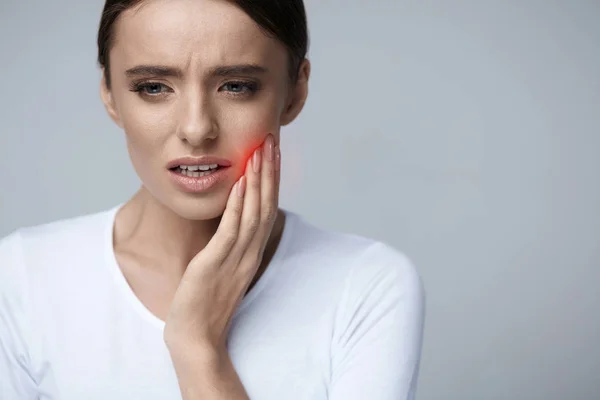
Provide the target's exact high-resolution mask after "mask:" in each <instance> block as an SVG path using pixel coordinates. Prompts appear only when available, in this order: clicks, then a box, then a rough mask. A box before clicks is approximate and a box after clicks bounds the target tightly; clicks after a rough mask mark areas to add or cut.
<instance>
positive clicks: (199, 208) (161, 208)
mask: <svg viewBox="0 0 600 400" xmlns="http://www.w3.org/2000/svg"><path fill="white" fill-rule="evenodd" d="M239 64H253V65H259V66H261V67H263V68H264V69H266V72H260V73H257V72H237V73H236V74H235V75H233V76H215V75H213V74H211V71H213V70H214V68H216V67H219V66H231V65H239ZM140 65H152V66H162V67H169V68H171V69H177V70H178V71H179V73H178V74H175V75H166V76H164V75H162V74H156V73H155V72H152V73H148V72H145V73H144V74H142V75H135V76H132V75H128V74H127V73H126V71H128V70H130V69H132V68H134V67H137V66H140ZM110 71H111V72H110V73H111V75H110V78H111V85H110V87H108V86H107V84H106V81H105V79H104V78H102V81H101V85H100V92H101V97H102V101H103V103H104V105H105V107H106V109H107V112H108V114H109V115H110V117H111V118H112V119H113V120H114V121H115V123H116V124H117V125H118V126H119V127H121V128H122V129H123V130H124V132H125V135H126V140H127V148H128V151H129V154H130V157H131V160H132V164H133V166H134V169H135V170H136V172H137V174H138V175H139V177H140V180H141V181H142V186H141V188H140V190H139V191H138V192H137V193H136V194H135V195H134V196H133V197H132V198H131V199H130V200H129V201H128V202H127V203H126V204H125V205H124V206H123V207H122V208H121V210H120V211H119V213H118V214H117V217H116V220H115V227H114V233H115V243H114V247H115V253H116V256H117V260H118V262H119V265H120V267H121V269H122V271H123V274H124V275H125V277H126V279H127V280H128V282H129V284H130V285H131V287H132V289H133V291H134V292H135V293H136V295H137V296H138V297H139V299H140V300H141V301H142V303H144V305H145V306H146V307H147V308H148V309H149V310H150V311H151V312H153V313H154V314H155V315H156V316H157V317H158V318H160V319H162V320H164V321H165V330H164V338H165V342H166V344H167V347H168V349H169V351H170V353H171V356H172V360H173V363H174V366H175V370H176V372H177V376H178V378H179V383H180V387H181V391H182V394H183V396H184V399H187V400H191V399H197V398H202V399H221V398H223V399H225V398H227V399H246V398H247V395H246V393H245V391H244V388H243V386H242V384H241V382H240V380H239V377H238V376H237V374H236V372H235V370H234V369H233V365H232V363H231V360H230V358H229V355H228V353H227V349H226V339H227V335H228V330H229V327H230V322H231V318H232V316H233V314H234V313H235V311H236V309H237V307H238V306H239V303H240V301H241V300H242V298H243V296H244V294H245V293H246V292H247V291H248V290H249V289H250V288H251V287H252V286H253V285H254V283H255V282H256V281H257V280H258V278H259V277H260V276H261V275H262V273H263V272H264V270H265V269H266V268H267V267H268V262H269V261H270V258H271V257H272V255H273V253H274V252H275V250H276V248H277V245H278V243H279V239H280V237H281V232H282V229H283V226H284V223H285V221H284V215H283V213H282V212H281V210H279V208H278V197H279V166H280V163H281V160H280V150H279V131H280V128H281V126H284V125H287V124H289V123H290V122H292V121H293V120H294V119H295V118H296V117H297V115H298V114H299V113H300V111H301V110H302V107H303V105H304V102H305V100H306V97H307V94H308V78H309V74H310V63H309V62H308V60H304V62H303V64H302V66H301V68H300V73H299V78H298V81H297V82H295V83H292V82H290V80H289V75H288V66H287V52H286V49H285V47H284V46H283V44H281V43H280V42H279V41H277V40H276V39H273V38H269V37H267V36H266V35H265V34H264V33H263V32H262V31H261V30H260V28H259V27H258V26H257V25H256V24H255V23H254V21H253V20H252V19H251V18H250V17H249V16H247V15H246V14H245V13H244V12H243V11H242V10H240V9H238V8H237V7H236V6H235V5H233V4H231V3H228V2H226V1H220V0H168V1H167V0H147V1H145V2H143V3H142V4H141V5H140V6H138V7H136V8H134V9H130V10H127V11H125V12H124V13H123V14H122V15H121V16H120V18H119V20H118V21H117V23H116V25H115V42H114V45H113V47H112V48H111V50H110ZM103 72H104V71H103ZM240 82H241V83H240ZM253 84H254V86H256V87H258V88H259V90H257V91H253V90H252V88H253V87H254V86H253ZM144 85H145V86H144ZM132 89H133V90H134V91H132ZM135 90H137V91H135ZM202 155H215V156H218V157H222V158H226V159H228V160H230V161H231V162H232V166H231V167H230V168H229V169H228V175H227V179H225V180H224V181H223V182H221V183H220V184H219V185H217V186H216V187H214V188H212V189H211V190H210V191H208V192H206V193H202V194H189V193H185V192H183V191H181V190H180V189H179V188H177V187H176V186H175V185H174V184H173V183H172V182H171V181H170V179H169V171H168V169H167V167H166V165H167V163H168V162H169V161H171V160H173V159H175V158H179V157H182V156H202ZM255 166H256V168H255Z"/></svg>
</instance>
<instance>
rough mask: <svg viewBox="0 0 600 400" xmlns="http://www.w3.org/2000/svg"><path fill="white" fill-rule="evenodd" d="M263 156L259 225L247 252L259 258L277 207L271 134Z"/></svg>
mask: <svg viewBox="0 0 600 400" xmlns="http://www.w3.org/2000/svg"><path fill="white" fill-rule="evenodd" d="M264 151H265V157H264V160H263V167H262V176H261V180H262V183H261V210H260V215H261V225H260V230H259V232H257V234H256V235H255V237H254V239H253V241H252V243H251V244H250V247H249V249H248V252H249V253H251V254H252V256H251V257H254V258H258V259H261V258H262V254H263V252H264V249H265V247H266V245H267V242H268V240H269V237H270V236H271V231H272V230H273V225H274V224H275V220H276V219H277V212H278V209H279V190H278V184H277V176H278V171H277V164H276V163H277V147H276V144H275V140H274V138H273V136H272V135H269V137H267V140H266V141H265V148H264Z"/></svg>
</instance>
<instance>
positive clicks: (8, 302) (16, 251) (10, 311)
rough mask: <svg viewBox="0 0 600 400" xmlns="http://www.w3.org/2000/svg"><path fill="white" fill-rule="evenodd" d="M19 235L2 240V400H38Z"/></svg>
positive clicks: (0, 280) (0, 328)
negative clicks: (31, 366) (31, 364)
mask: <svg viewBox="0 0 600 400" xmlns="http://www.w3.org/2000/svg"><path fill="white" fill-rule="evenodd" d="M22 264H23V261H22V257H21V248H20V236H19V234H18V233H17V232H15V233H13V234H11V235H9V236H6V237H4V238H2V239H0V399H7V400H8V399H11V400H12V399H14V400H30V399H31V400H33V399H38V394H37V388H36V384H35V381H34V379H33V378H32V376H31V374H30V372H29V355H28V352H27V346H26V339H25V338H26V336H27V328H26V322H25V321H26V309H27V300H26V298H25V287H24V285H25V281H26V279H25V277H24V271H25V268H24V265H22Z"/></svg>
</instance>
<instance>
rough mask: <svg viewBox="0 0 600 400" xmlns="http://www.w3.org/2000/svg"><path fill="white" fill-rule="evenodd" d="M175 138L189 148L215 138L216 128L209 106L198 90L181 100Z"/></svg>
mask: <svg viewBox="0 0 600 400" xmlns="http://www.w3.org/2000/svg"><path fill="white" fill-rule="evenodd" d="M180 110H181V113H180V117H179V125H178V129H177V137H179V139H181V140H183V141H185V142H188V143H189V144H190V145H191V146H193V147H197V146H200V145H201V144H202V143H203V142H204V141H206V140H214V139H216V138H217V127H216V123H215V121H214V118H213V112H212V111H211V106H210V103H209V101H208V99H207V98H206V97H204V98H203V97H202V95H201V93H200V91H199V90H194V91H190V92H188V94H187V95H186V96H185V97H184V98H183V99H182V104H181V109H180Z"/></svg>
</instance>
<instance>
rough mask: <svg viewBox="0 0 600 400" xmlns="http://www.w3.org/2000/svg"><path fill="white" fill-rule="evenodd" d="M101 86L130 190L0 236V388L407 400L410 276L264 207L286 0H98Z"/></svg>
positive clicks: (416, 335) (388, 251) (298, 45)
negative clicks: (118, 132) (135, 181)
mask: <svg viewBox="0 0 600 400" xmlns="http://www.w3.org/2000/svg"><path fill="white" fill-rule="evenodd" d="M98 46H99V63H100V66H101V67H102V70H103V75H102V80H101V97H102V100H103V102H104V104H105V106H106V109H107V112H108V114H109V115H110V117H111V118H112V119H113V120H114V121H115V123H116V124H117V125H118V126H119V127H121V128H123V130H124V132H125V135H126V138H127V145H128V150H129V153H130V156H131V160H132V163H133V166H134V168H135V170H136V172H137V173H138V175H139V177H140V179H141V182H142V187H141V189H140V190H139V191H138V192H137V193H136V194H135V195H134V196H133V198H131V199H130V200H129V201H127V202H126V203H125V204H123V205H119V206H118V207H115V208H113V209H112V210H109V211H105V212H101V213H97V214H93V215H87V216H82V217H79V218H73V219H69V220H63V221H57V222H54V223H51V224H46V225H44V226H38V227H31V228H27V229H20V230H18V231H16V232H14V233H13V234H11V235H9V236H8V237H6V238H4V239H3V240H2V242H1V243H0V299H1V300H0V301H1V303H0V389H1V391H0V397H1V398H2V399H7V400H18V399H38V398H41V399H61V400H75V399H77V400H80V399H111V400H113V399H114V400H118V399H176V398H183V399H186V400H193V399H250V398H251V399H277V400H281V399H332V400H342V399H343V400H359V399H360V400H364V399H381V400H388V399H389V400H392V399H394V400H395V399H409V398H411V399H412V398H413V397H414V392H415V387H416V380H417V375H418V367H419V358H420V349H421V341H422V328H423V313H424V301H423V290H422V286H421V282H420V280H419V277H418V275H417V273H416V272H415V269H414V267H413V265H412V264H411V262H410V261H409V260H408V259H407V258H406V257H405V256H404V255H403V254H402V253H400V252H398V251H396V250H394V249H393V248H391V247H389V246H387V245H385V244H383V243H381V242H376V241H374V240H371V239H367V238H363V237H360V236H356V235H349V234H342V233H335V232H330V231H326V230H322V229H319V228H317V227H315V226H313V225H311V224H309V223H308V222H307V221H305V220H304V219H302V218H301V217H300V216H298V215H296V214H294V213H292V212H290V211H286V210H281V209H279V208H278V189H279V176H280V165H281V159H280V150H279V138H280V136H279V131H280V127H281V126H283V125H287V124H289V123H290V122H292V121H293V120H294V119H295V118H296V117H297V115H298V114H299V113H300V111H301V109H302V107H303V104H304V102H305V100H306V97H307V92H308V78H309V73H310V63H309V61H308V60H307V59H306V58H305V56H306V52H307V46H308V37H307V29H306V17H305V10H304V5H303V3H302V1H301V0H287V1H285V2H283V1H280V0H272V1H263V2H252V1H244V0H236V1H223V0H169V1H160V0H141V1H140V0H109V1H107V2H106V4H105V7H104V12H103V15H102V20H101V23H100V30H99V34H98Z"/></svg>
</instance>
